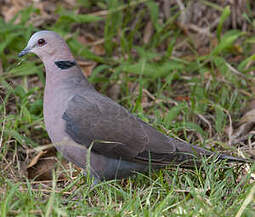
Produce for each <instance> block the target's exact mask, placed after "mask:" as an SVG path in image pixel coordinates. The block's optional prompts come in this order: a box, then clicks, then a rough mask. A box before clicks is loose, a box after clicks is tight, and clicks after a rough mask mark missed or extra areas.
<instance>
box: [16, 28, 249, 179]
mask: <svg viewBox="0 0 255 217" xmlns="http://www.w3.org/2000/svg"><path fill="white" fill-rule="evenodd" d="M28 53H34V54H36V55H37V56H38V57H39V58H40V59H41V61H42V62H43V64H44V67H45V71H46V84H45V89H44V100H43V116H44V122H45V127H46V130H47V132H48V135H49V137H50V139H51V141H52V143H53V144H54V146H55V147H56V149H57V150H58V151H59V152H61V153H62V155H63V157H64V158H66V159H67V160H68V161H70V162H72V163H74V164H75V165H77V166H78V167H80V168H82V169H84V174H85V175H87V176H90V177H92V178H93V179H94V180H95V182H96V183H98V182H101V181H104V180H112V179H120V178H126V177H128V176H130V175H132V174H134V172H141V173H146V172H147V171H148V169H149V168H151V169H153V170H156V169H160V168H165V167H166V166H168V165H176V166H177V165H180V166H183V167H191V168H192V167H195V166H196V164H199V162H201V158H202V157H207V158H208V157H211V156H216V155H217V159H219V160H227V161H236V162H242V163H244V162H246V161H245V159H242V158H236V157H232V156H230V155H225V154H216V153H214V152H212V151H209V150H206V149H204V148H201V147H198V146H195V145H191V144H189V143H187V142H185V141H182V140H180V139H176V138H172V137H169V136H167V135H165V134H163V133H161V132H160V131H158V130H157V129H155V128H153V127H152V126H151V125H149V124H148V123H146V122H144V121H142V120H141V119H139V118H138V117H137V116H136V115H134V114H132V113H130V112H129V111H128V110H127V109H126V108H124V107H123V106H121V105H119V104H118V103H116V102H115V101H113V100H112V99H110V98H108V97H107V96H104V95H102V94H100V93H99V92H98V91H97V90H96V89H95V88H94V87H93V86H92V85H91V84H90V83H89V82H88V80H87V78H86V77H85V76H84V74H83V73H82V70H81V68H80V67H79V66H78V64H77V62H76V60H75V58H74V56H73V55H72V53H71V51H70V48H69V47H68V45H67V43H66V42H65V40H64V39H63V38H62V37H61V36H60V35H59V34H57V33H56V32H54V31H48V30H42V31H38V32H36V33H34V34H33V35H32V36H31V38H30V39H29V41H28V43H27V46H26V47H25V48H24V49H23V50H22V51H21V52H20V53H19V54H18V57H23V56H24V55H26V54H28Z"/></svg>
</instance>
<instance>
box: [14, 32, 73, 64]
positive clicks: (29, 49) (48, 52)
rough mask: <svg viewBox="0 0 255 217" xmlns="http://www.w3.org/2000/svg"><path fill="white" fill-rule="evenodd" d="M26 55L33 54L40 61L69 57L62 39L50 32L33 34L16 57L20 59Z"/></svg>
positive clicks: (68, 51)
mask: <svg viewBox="0 0 255 217" xmlns="http://www.w3.org/2000/svg"><path fill="white" fill-rule="evenodd" d="M28 53H34V54H36V55H37V56H39V57H40V58H41V59H42V60H44V59H48V58H49V59H51V57H55V58H56V57H63V56H65V57H67V56H71V53H70V50H69V48H68V46H67V45H66V43H65V41H64V39H63V38H61V37H60V36H59V35H58V34H57V33H55V32H52V31H39V32H36V33H34V34H33V35H32V36H31V38H30V39H29V41H28V43H27V46H26V47H25V49H24V50H22V51H21V52H20V53H19V55H18V56H19V57H22V56H24V55H26V54H28Z"/></svg>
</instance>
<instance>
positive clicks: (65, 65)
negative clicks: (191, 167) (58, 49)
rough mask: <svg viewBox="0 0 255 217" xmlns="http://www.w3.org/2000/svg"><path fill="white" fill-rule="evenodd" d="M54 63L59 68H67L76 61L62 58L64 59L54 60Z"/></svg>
mask: <svg viewBox="0 0 255 217" xmlns="http://www.w3.org/2000/svg"><path fill="white" fill-rule="evenodd" d="M54 63H55V65H56V66H57V67H58V68H60V69H62V70H63V69H69V68H71V67H73V66H75V65H76V64H77V63H76V62H75V61H68V60H64V61H55V62H54Z"/></svg>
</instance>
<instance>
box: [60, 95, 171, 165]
mask: <svg viewBox="0 0 255 217" xmlns="http://www.w3.org/2000/svg"><path fill="white" fill-rule="evenodd" d="M63 119H64V120H65V121H66V132H67V133H68V134H69V135H70V136H71V137H72V139H73V140H75V141H76V142H78V143H79V144H82V145H85V146H87V147H89V146H90V145H92V150H93V151H94V152H96V153H99V154H103V155H105V156H108V157H111V158H122V159H127V160H132V159H133V160H134V159H135V158H136V159H140V160H144V159H146V160H148V157H149V156H148V154H147V153H149V152H152V153H158V154H161V153H162V154H163V153H164V154H169V153H174V152H175V150H176V147H175V143H174V142H173V141H172V142H171V141H170V138H169V137H167V136H165V135H164V134H162V133H160V132H159V131H157V130H155V129H154V128H152V127H151V126H149V125H148V124H146V123H144V122H143V121H142V120H140V119H139V118H137V117H135V116H133V115H132V114H131V113H129V112H128V111H127V110H126V109H125V108H123V107H122V106H120V105H119V104H117V103H115V102H114V101H112V100H110V99H109V98H107V97H104V96H101V95H100V96H98V95H95V96H94V97H93V98H92V97H84V96H79V95H75V96H74V97H73V98H72V99H71V100H70V101H69V103H68V107H67V109H66V111H65V113H64V115H63ZM145 153H146V154H145ZM146 156H147V157H146ZM155 160H156V159H155Z"/></svg>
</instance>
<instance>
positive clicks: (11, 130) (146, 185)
mask: <svg viewBox="0 0 255 217" xmlns="http://www.w3.org/2000/svg"><path fill="white" fill-rule="evenodd" d="M79 2H80V3H79V4H77V6H76V8H78V7H81V5H83V7H86V8H87V10H88V11H90V10H92V8H93V7H92V3H91V2H92V1H85V2H86V3H82V1H79ZM203 2H205V3H208V2H207V1H203ZM209 5H210V4H209ZM250 5H251V1H247V8H248V10H247V13H246V14H243V16H244V17H245V19H246V20H248V30H247V32H242V31H241V30H240V29H227V30H225V29H224V23H225V22H226V19H227V18H228V17H229V16H230V8H229V7H226V8H220V9H219V8H218V7H219V6H217V8H218V9H219V10H220V11H221V14H222V15H221V17H220V22H219V24H218V26H217V28H216V30H215V39H211V40H209V45H208V46H207V48H208V52H206V53H205V54H204V53H201V52H200V51H199V48H197V47H196V42H195V41H194V40H193V39H192V37H190V36H189V35H187V34H185V31H182V30H181V28H180V27H179V25H178V23H177V19H178V17H179V16H180V11H179V10H178V7H177V6H176V7H173V8H172V9H171V16H170V17H169V18H168V19H166V20H163V23H162V20H160V13H161V8H160V7H159V6H158V4H156V3H155V2H154V1H142V0H140V1H130V2H129V4H123V3H122V1H117V0H111V1H104V0H101V1H98V2H97V5H96V7H97V9H98V11H101V12H103V13H102V14H103V15H102V14H100V13H99V14H93V13H90V14H80V15H77V14H75V12H74V11H71V10H67V9H65V8H64V7H63V6H61V5H59V6H58V7H57V11H56V13H57V14H58V15H59V19H58V20H57V21H56V22H55V23H51V24H50V25H49V24H47V25H45V26H43V28H44V29H50V30H54V31H57V32H58V33H59V34H61V35H62V36H63V37H64V38H65V39H66V40H67V42H68V44H69V46H70V48H71V50H72V52H73V54H74V55H75V56H76V57H77V58H79V59H82V60H84V59H86V60H90V61H94V62H96V63H97V65H96V67H95V68H94V69H93V71H92V73H91V75H90V77H89V80H90V82H91V83H93V84H94V85H95V87H96V88H97V90H98V91H100V92H101V93H103V94H106V95H109V96H110V97H112V94H111V93H110V91H109V89H111V88H112V87H113V86H114V85H115V87H117V90H119V91H118V92H117V99H116V101H118V103H120V104H122V105H123V106H125V107H126V108H128V109H129V110H130V111H131V112H133V113H136V114H137V115H138V116H139V117H140V118H142V119H143V120H145V121H146V122H149V123H150V124H152V125H153V126H154V127H155V128H157V129H158V130H160V131H162V132H163V133H165V134H167V135H169V136H173V137H179V138H181V139H183V140H186V141H188V142H190V143H193V144H197V145H199V146H202V147H206V148H208V149H211V150H213V151H216V152H222V151H225V152H227V153H231V154H232V155H235V156H243V155H244V156H246V157H250V156H252V151H253V150H254V145H253V144H252V142H253V141H254V138H253V137H252V136H251V137H249V138H248V139H247V140H245V141H241V142H240V143H239V144H236V145H231V146H230V145H228V141H229V137H228V133H227V129H228V127H229V126H230V124H231V123H233V126H234V127H235V126H236V125H237V123H238V122H239V120H240V119H241V117H242V113H241V111H243V110H244V109H245V108H247V107H248V106H249V101H250V100H252V99H254V89H253V88H254V84H255V80H254V77H253V74H254V70H255V65H254V61H255V55H254V53H252V52H254V49H253V50H252V47H254V46H255V45H254V44H255V38H254V36H253V35H254V22H255V18H254V15H252V9H250V8H249V7H251V6H250ZM94 6H95V5H94ZM212 6H215V5H212ZM32 13H34V14H39V11H38V10H37V9H34V8H33V7H29V8H27V9H24V10H23V11H22V12H20V14H18V16H20V21H19V22H18V24H17V23H16V22H15V19H16V18H17V17H15V18H14V19H13V20H12V21H10V22H9V23H5V22H4V21H3V20H2V19H0V59H1V62H2V65H3V73H2V74H1V76H0V101H1V103H0V141H1V143H0V145H1V146H0V171H1V172H0V215H1V216H16V215H17V216H254V215H255V200H254V191H255V190H254V188H255V187H254V184H253V182H254V169H255V168H254V166H255V165H245V166H241V167H239V166H234V165H230V166H228V165H226V164H225V162H221V163H211V164H209V163H208V162H207V161H205V160H204V161H203V165H202V167H201V168H197V169H195V170H187V169H181V168H168V169H166V170H161V171H157V172H153V173H149V174H147V175H143V174H137V175H135V176H132V177H130V178H128V179H125V180H118V181H115V180H114V181H109V182H102V183H100V184H98V185H96V186H91V184H90V180H87V179H86V178H85V177H84V176H83V175H82V173H80V174H78V175H77V174H76V173H75V171H76V170H75V168H74V167H73V166H70V165H69V167H68V168H65V169H63V167H62V166H61V164H60V163H58V166H57V167H58V168H59V170H60V171H62V173H64V179H63V177H61V176H60V174H59V170H57V171H56V172H55V173H54V174H53V178H52V180H50V181H47V182H46V181H34V180H29V179H28V178H27V177H28V175H27V174H26V173H27V172H28V170H27V169H26V166H27V165H28V164H29V162H30V161H31V159H33V158H34V156H35V154H36V153H38V151H37V150H38V147H40V146H41V145H45V144H49V143H50V141H49V138H48V135H47V132H46V131H45V127H44V123H43V115H42V98H43V86H44V84H45V76H44V73H43V71H44V69H43V66H42V63H41V61H40V60H39V59H38V58H36V57H34V56H29V57H26V58H25V59H18V58H17V54H18V52H19V51H21V50H22V49H23V48H24V47H25V45H26V42H27V40H28V39H29V37H30V36H31V34H32V32H34V31H37V30H38V29H39V28H38V27H34V26H33V25H32V24H31V23H30V22H29V19H30V17H31V14H32ZM104 15H105V16H104ZM148 22H151V24H152V29H153V34H151V36H150V37H149V39H148V41H147V42H145V41H144V31H145V30H144V29H145V28H146V25H147V23H148ZM40 29H42V27H40ZM86 31H88V32H89V33H90V34H92V35H93V37H95V38H97V39H104V40H103V44H102V46H103V47H104V50H105V54H104V55H101V56H100V55H97V54H95V53H93V52H92V51H91V48H92V47H93V46H94V45H87V46H85V45H84V44H83V43H81V42H80V41H78V40H77V38H78V37H79V36H83V34H84V32H86ZM70 33H71V34H70ZM146 33H148V32H146ZM148 34H149V33H148ZM184 45H185V50H184V51H183V50H182V49H181V48H180V47H183V46H184ZM178 53H181V54H182V55H177V54H178ZM230 66H232V67H230ZM233 69H234V70H233ZM252 149H253V150H252ZM33 150H34V151H33ZM253 153H254V151H253ZM60 158H61V157H60V156H58V161H59V162H60Z"/></svg>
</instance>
